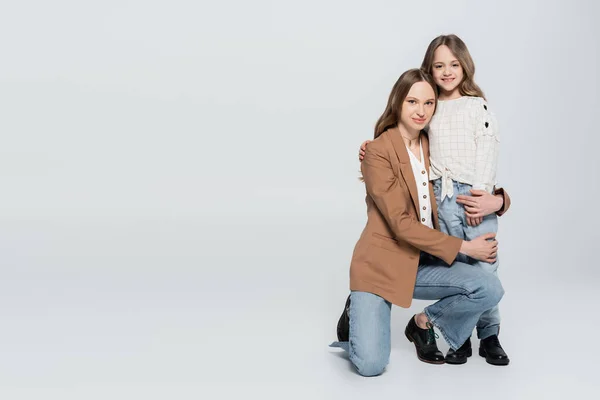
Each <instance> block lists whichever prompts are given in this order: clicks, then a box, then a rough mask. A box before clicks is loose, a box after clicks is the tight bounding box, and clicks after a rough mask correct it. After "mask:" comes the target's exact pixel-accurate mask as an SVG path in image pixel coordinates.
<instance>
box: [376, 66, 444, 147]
mask: <svg viewBox="0 0 600 400" xmlns="http://www.w3.org/2000/svg"><path fill="white" fill-rule="evenodd" d="M417 82H427V83H429V84H430V85H431V87H432V88H433V92H434V93H435V100H436V101H435V104H436V106H437V88H436V85H435V82H434V80H433V77H432V76H431V75H430V74H429V73H428V72H425V71H423V70H421V69H418V68H414V69H409V70H408V71H406V72H404V73H403V74H402V75H400V78H398V80H397V81H396V84H395V85H394V87H393V88H392V92H391V93H390V97H389V98H388V102H387V105H386V107H385V111H384V112H383V114H382V115H381V117H379V119H378V120H377V123H376V124H375V134H374V135H373V138H374V139H377V137H378V136H379V135H381V134H382V133H383V132H385V131H386V130H388V129H390V128H393V127H395V126H397V125H398V122H400V115H401V113H402V104H403V103H404V100H405V99H406V96H407V95H408V92H409V91H410V88H411V87H412V85H414V84H415V83H417ZM434 112H435V109H434Z"/></svg>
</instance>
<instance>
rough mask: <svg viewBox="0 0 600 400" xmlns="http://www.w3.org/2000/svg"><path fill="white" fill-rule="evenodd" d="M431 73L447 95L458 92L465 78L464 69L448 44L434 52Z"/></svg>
mask: <svg viewBox="0 0 600 400" xmlns="http://www.w3.org/2000/svg"><path fill="white" fill-rule="evenodd" d="M431 74H432V75H433V80H434V81H435V83H436V85H438V86H439V87H440V89H441V92H443V93H444V94H446V95H452V94H456V93H457V92H458V85H460V83H461V82H462V80H463V69H462V67H461V65H460V63H459V62H458V60H457V59H456V56H455V55H454V54H453V53H452V52H451V51H450V49H449V48H448V46H446V45H442V46H440V47H438V48H437V49H436V50H435V52H434V53H433V66H432V68H431ZM440 94H441V93H440Z"/></svg>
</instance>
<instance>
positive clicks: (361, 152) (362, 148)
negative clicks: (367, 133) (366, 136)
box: [358, 140, 371, 161]
mask: <svg viewBox="0 0 600 400" xmlns="http://www.w3.org/2000/svg"><path fill="white" fill-rule="evenodd" d="M369 143H371V141H370V140H365V141H364V142H363V143H362V144H361V145H360V150H359V151H358V161H362V160H363V158H365V150H367V145H368V144H369Z"/></svg>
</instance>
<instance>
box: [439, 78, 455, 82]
mask: <svg viewBox="0 0 600 400" xmlns="http://www.w3.org/2000/svg"><path fill="white" fill-rule="evenodd" d="M453 80H454V78H442V81H444V82H452V81H453Z"/></svg>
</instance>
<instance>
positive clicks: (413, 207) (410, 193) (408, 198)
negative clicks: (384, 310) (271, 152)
mask: <svg viewBox="0 0 600 400" xmlns="http://www.w3.org/2000/svg"><path fill="white" fill-rule="evenodd" d="M421 140H422V145H423V157H424V158H425V165H426V167H427V171H429V141H428V139H427V135H426V134H425V133H421ZM361 171H362V174H363V177H364V180H365V185H366V189H367V197H366V203H367V217H368V219H367V225H366V226H365V228H364V230H363V232H362V234H361V235H360V238H359V240H358V242H357V243H356V246H355V247H354V253H353V255H352V262H351V264H350V290H359V291H363V292H370V293H374V294H376V295H379V296H381V297H383V298H384V299H386V300H387V301H389V302H391V303H393V304H396V305H398V306H401V307H410V305H411V303H412V297H413V291H414V287H415V281H416V275H417V268H418V266H419V257H420V253H421V251H425V252H427V253H429V254H432V255H434V256H436V257H439V258H441V259H442V260H444V261H445V262H446V263H448V264H452V262H453V261H454V259H455V258H456V256H457V255H458V251H459V249H460V247H461V244H462V240H461V239H458V238H455V237H452V236H448V235H446V234H444V233H442V232H439V231H438V229H439V222H438V216H437V205H436V203H435V197H434V194H433V185H429V197H430V200H431V206H432V210H431V212H432V218H433V226H434V227H435V228H436V229H430V228H428V227H427V226H425V225H423V224H422V223H421V222H420V213H419V209H418V208H419V199H418V198H417V195H418V192H417V185H416V182H415V177H414V175H413V171H412V167H411V164H410V159H409V155H408V150H407V149H406V145H405V144H404V141H403V139H402V136H401V135H400V132H399V131H398V128H393V129H389V130H387V131H385V132H384V133H382V134H381V135H380V136H379V137H378V138H377V139H375V140H373V141H372V142H371V143H369V145H368V146H367V150H366V153H365V158H364V160H363V161H362V163H361ZM495 192H496V193H497V194H502V195H503V196H504V206H503V208H502V210H500V211H499V212H498V213H497V214H498V215H502V214H503V213H504V212H505V211H506V210H507V209H508V207H509V206H510V198H509V197H508V195H507V194H506V193H505V192H504V191H503V190H502V189H498V190H495Z"/></svg>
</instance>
